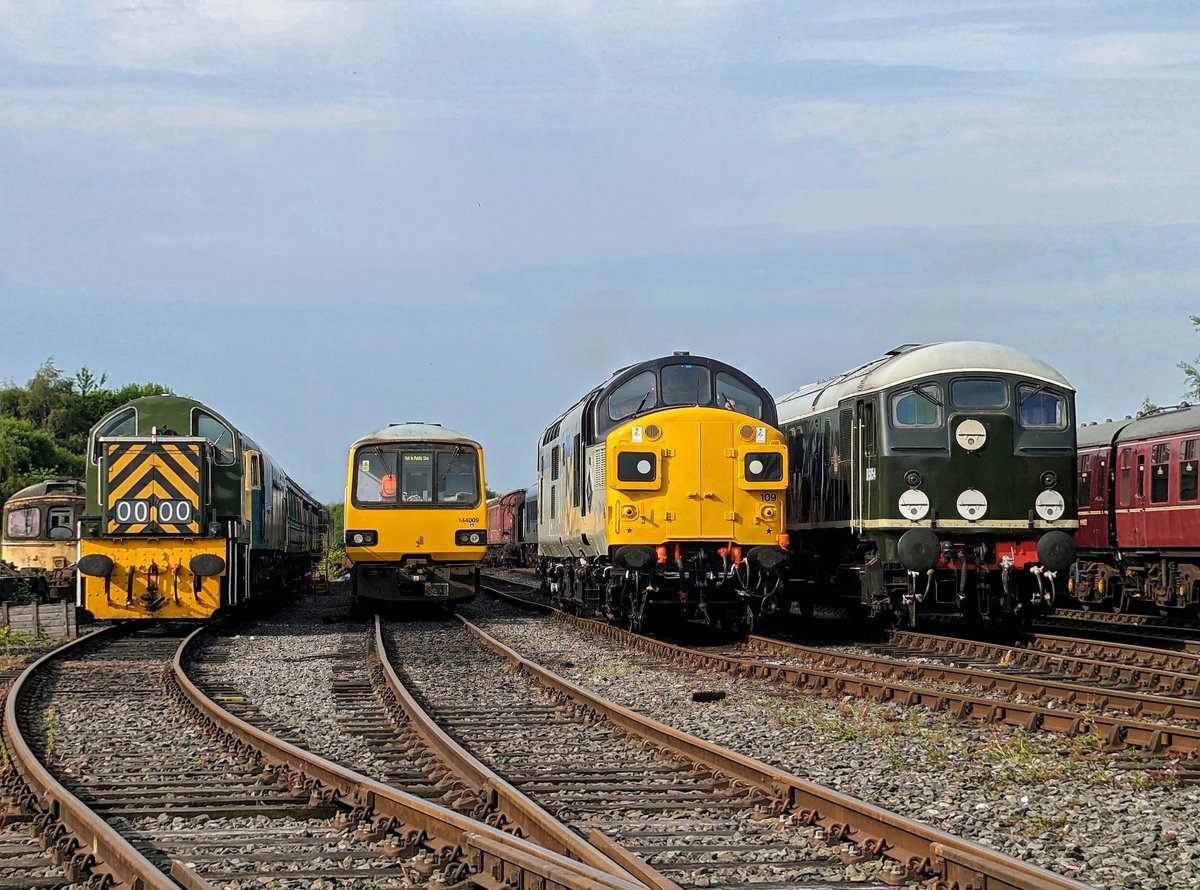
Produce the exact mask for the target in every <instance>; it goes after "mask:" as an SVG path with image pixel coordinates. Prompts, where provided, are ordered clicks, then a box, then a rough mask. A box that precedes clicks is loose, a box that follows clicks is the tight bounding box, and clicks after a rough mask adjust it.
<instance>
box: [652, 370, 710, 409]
mask: <svg viewBox="0 0 1200 890" xmlns="http://www.w3.org/2000/svg"><path fill="white" fill-rule="evenodd" d="M662 403H663V404H664V405H711V404H712V377H711V376H710V375H709V373H708V368H706V367H704V366H703V365H687V364H684V365H663V368H662Z"/></svg>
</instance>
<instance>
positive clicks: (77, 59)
mask: <svg viewBox="0 0 1200 890" xmlns="http://www.w3.org/2000/svg"><path fill="white" fill-rule="evenodd" d="M365 15H366V7H365V6H364V5H363V4H357V3H342V2H319V0H186V2H163V3H156V2H144V3H139V2H137V0H133V2H130V0H83V2H79V0H74V2H72V0H59V2H55V0H48V2H42V3H36V4H31V3H27V2H23V0H0V46H4V47H6V48H7V50H8V53H9V55H10V56H12V57H15V58H19V59H24V60H27V61H35V62H48V63H57V64H96V63H99V64H105V65H114V66H119V67H128V68H145V67H159V66H168V67H177V68H179V69H181V70H193V71H195V70H205V69H208V68H210V67H212V66H213V63H214V62H215V60H216V57H220V56H228V55H236V54H239V53H247V52H249V53H270V52H273V51H279V50H288V49H295V48H304V47H319V46H327V45H330V44H335V43H338V42H340V41H342V40H344V39H345V38H346V37H348V36H350V35H351V34H353V33H355V32H356V31H357V30H358V29H359V28H360V27H361V26H362V24H363V23H364V21H365Z"/></svg>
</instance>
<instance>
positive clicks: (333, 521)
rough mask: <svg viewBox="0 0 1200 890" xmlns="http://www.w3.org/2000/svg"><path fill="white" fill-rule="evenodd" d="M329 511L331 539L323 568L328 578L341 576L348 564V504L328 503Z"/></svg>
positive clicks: (327, 546) (326, 549) (326, 543)
mask: <svg viewBox="0 0 1200 890" xmlns="http://www.w3.org/2000/svg"><path fill="white" fill-rule="evenodd" d="M325 509H327V510H328V511H329V539H328V540H327V541H326V542H325V556H324V559H323V561H322V565H321V568H322V569H323V570H324V573H325V575H326V577H328V578H340V577H341V575H342V571H343V569H344V568H345V564H346V505H345V504H344V503H337V504H326V505H325Z"/></svg>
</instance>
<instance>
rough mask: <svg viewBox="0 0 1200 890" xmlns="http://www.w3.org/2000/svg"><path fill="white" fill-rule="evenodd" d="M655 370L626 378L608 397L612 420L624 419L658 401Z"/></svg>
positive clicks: (609, 413) (609, 412)
mask: <svg viewBox="0 0 1200 890" xmlns="http://www.w3.org/2000/svg"><path fill="white" fill-rule="evenodd" d="M656 393H657V388H656V386H655V383H654V372H653V371H643V372H642V373H640V374H637V375H635V376H634V377H631V378H630V379H628V380H626V381H625V382H624V383H622V384H621V385H620V386H618V387H617V388H616V389H615V390H613V393H612V395H610V396H609V397H608V416H609V418H610V419H612V420H624V419H625V418H626V417H632V416H633V415H635V414H637V413H638V412H640V411H643V410H645V409H646V408H653V407H654V406H655V405H656V404H657V403H658V396H657V394H656Z"/></svg>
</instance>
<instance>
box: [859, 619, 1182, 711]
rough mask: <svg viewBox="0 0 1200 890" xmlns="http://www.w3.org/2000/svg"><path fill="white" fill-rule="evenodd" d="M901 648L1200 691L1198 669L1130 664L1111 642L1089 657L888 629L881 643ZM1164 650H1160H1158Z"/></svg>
mask: <svg viewBox="0 0 1200 890" xmlns="http://www.w3.org/2000/svg"><path fill="white" fill-rule="evenodd" d="M870 648H872V649H875V648H882V649H884V650H889V649H903V650H905V651H906V652H915V653H919V654H921V655H928V656H931V657H935V658H965V659H972V660H975V659H978V660H981V661H991V662H994V663H995V665H996V668H997V669H999V670H1008V669H1012V668H1019V669H1021V670H1027V671H1054V672H1057V673H1065V674H1068V675H1069V676H1070V677H1071V678H1072V679H1074V680H1077V681H1085V682H1086V681H1089V680H1094V681H1097V682H1099V683H1103V684H1114V683H1121V684H1125V685H1128V686H1133V687H1136V688H1142V689H1155V690H1157V691H1158V692H1160V693H1163V694H1169V695H1187V696H1191V697H1193V698H1195V697H1196V696H1198V695H1200V674H1197V673H1195V672H1193V671H1176V670H1168V669H1167V668H1163V667H1160V666H1158V665H1146V664H1136V663H1134V664H1131V663H1130V662H1129V661H1128V660H1120V658H1119V654H1122V653H1123V650H1122V647H1119V646H1113V647H1111V653H1110V654H1111V657H1110V658H1106V659H1100V658H1093V657H1090V656H1089V655H1078V654H1075V653H1073V652H1061V651H1058V650H1054V649H1049V648H1034V647H1031V646H1027V645H1021V644H1020V643H1012V644H1010V643H989V642H985V641H982V640H968V639H963V638H962V637H943V636H937V635H936V634H926V633H917V632H915V631H910V630H893V631H892V632H891V635H890V638H889V640H888V642H887V644H886V645H885V646H883V647H876V646H872V647H870ZM1160 651H1162V652H1163V654H1164V655H1165V654H1168V653H1166V651H1165V650H1160Z"/></svg>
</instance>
